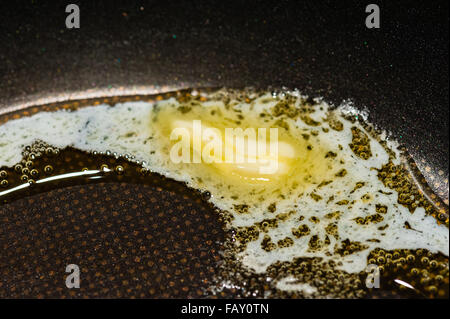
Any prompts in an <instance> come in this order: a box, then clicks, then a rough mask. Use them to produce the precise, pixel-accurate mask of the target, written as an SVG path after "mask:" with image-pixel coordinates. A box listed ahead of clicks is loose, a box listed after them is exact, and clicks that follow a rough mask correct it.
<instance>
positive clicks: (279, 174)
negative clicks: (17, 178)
mask: <svg viewBox="0 0 450 319" xmlns="http://www.w3.org/2000/svg"><path fill="white" fill-rule="evenodd" d="M357 118H359V119H361V118H364V113H361V112H358V111H357V110H356V109H354V108H352V107H350V106H348V105H345V106H341V107H338V108H334V109H332V108H330V106H329V105H328V104H327V103H325V102H324V101H321V100H319V99H316V100H312V99H307V98H306V97H303V96H301V95H300V94H299V93H298V92H297V91H292V92H284V93H283V94H271V93H260V94H256V95H254V96H251V97H248V96H247V97H245V98H242V97H240V95H239V94H235V93H233V94H231V93H229V92H228V91H226V90H221V91H218V92H215V93H211V94H205V95H201V94H199V95H197V96H191V98H190V99H187V100H177V99H175V98H170V99H167V100H162V101H158V102H154V103H149V102H127V103H123V104H117V105H115V106H113V107H112V106H109V105H98V106H93V107H84V108H81V109H78V110H76V111H63V110H61V111H56V112H48V113H46V112H41V113H37V114H35V115H33V116H31V117H26V118H21V119H18V120H12V121H9V122H7V123H5V124H3V125H1V126H0V167H1V166H12V165H14V164H15V163H17V162H19V161H20V160H21V151H22V150H23V148H24V147H25V146H26V145H30V144H32V143H33V141H35V140H42V141H44V142H47V143H48V144H50V145H53V146H56V147H60V148H63V147H66V146H73V147H75V148H77V149H80V150H84V151H98V152H106V151H110V152H116V153H118V154H130V155H132V156H134V160H139V161H140V162H141V163H143V165H144V166H146V167H147V168H149V169H150V170H151V171H154V172H158V173H160V174H163V175H165V176H167V177H169V178H173V179H175V180H179V181H184V182H186V183H187V184H188V185H189V186H190V187H193V188H196V189H200V190H203V191H208V192H209V193H210V194H211V197H210V201H211V202H212V203H213V204H214V205H215V206H216V207H217V208H219V209H220V210H221V211H224V212H228V214H229V217H230V218H229V220H228V221H229V222H228V224H227V227H228V228H230V229H234V231H235V236H234V238H233V243H232V245H233V247H235V248H236V249H235V250H234V253H235V258H236V259H237V260H238V261H239V262H240V263H241V264H242V267H244V268H245V269H247V270H248V271H250V272H252V273H255V274H264V273H266V272H267V271H268V270H269V269H270V268H271V267H272V266H273V265H274V264H276V263H280V262H291V261H293V260H295V259H296V258H320V260H321V261H322V262H329V261H333V265H335V266H334V267H335V269H336V270H339V271H343V272H344V273H347V274H356V273H359V272H362V271H364V270H365V268H366V266H367V264H368V261H367V257H368V255H369V253H370V252H371V251H372V250H374V249H376V248H381V249H384V250H394V249H419V248H423V249H427V250H429V251H430V252H432V253H438V252H440V253H442V254H444V255H446V256H448V250H449V238H448V237H449V236H448V235H449V232H448V225H445V223H438V222H437V221H436V219H435V218H434V217H433V216H431V215H430V214H427V213H426V210H425V208H426V204H424V203H425V199H423V198H422V197H420V198H419V199H418V200H417V203H416V204H415V206H414V207H413V209H411V207H412V206H408V205H407V204H404V203H401V201H400V200H399V196H400V195H401V194H399V192H398V189H395V187H392V183H389V182H387V181H386V178H388V177H387V176H389V174H390V173H389V172H388V173H386V172H387V171H388V168H391V167H397V166H399V165H401V162H400V153H399V151H398V150H397V144H396V143H395V142H394V141H391V140H387V139H386V137H385V134H378V135H377V134H374V132H373V130H372V129H370V126H367V125H363V124H362V123H363V122H360V121H359V120H357ZM239 128H240V129H241V133H242V132H246V131H245V130H246V129H249V128H250V129H256V131H255V132H254V133H255V134H254V135H252V134H251V133H248V134H247V135H245V134H244V135H238V136H237V137H236V136H233V137H231V138H230V137H229V136H228V137H227V135H226V130H227V129H239ZM271 128H277V138H276V139H275V138H273V137H274V136H272V138H271V135H270V129H271ZM177 129H181V130H179V132H178V133H180V132H184V134H187V135H186V137H185V138H184V139H183V134H177V132H176V131H175V132H174V130H177ZM258 129H265V130H266V135H265V136H263V137H260V136H259V135H258V134H257V133H258ZM247 132H250V131H247ZM199 133H200V134H199ZM214 138H216V142H217V143H218V144H219V145H220V147H217V148H216V149H214V148H208V145H209V144H208V142H210V141H211V139H214ZM275 141H278V144H277V147H274V146H273V143H275ZM237 145H246V146H247V147H244V148H240V147H238V146H237ZM258 145H260V146H258ZM252 147H254V148H258V147H263V148H264V149H265V151H266V152H256V153H254V152H249V149H252ZM271 149H272V150H275V149H276V153H274V152H275V151H274V152H270V150H271ZM183 150H184V151H188V153H189V154H188V156H186V154H184V156H185V157H184V159H187V158H188V159H189V162H183ZM213 150H215V151H214V152H213ZM227 150H228V151H227ZM227 152H229V153H233V154H234V156H236V157H240V158H241V159H243V160H244V161H241V162H236V161H235V162H232V161H231V162H230V161H226V154H227ZM274 154H275V155H274ZM174 159H175V160H174ZM271 167H272V168H273V167H276V169H275V170H274V169H271ZM402 196H403V195H402ZM417 196H419V195H417ZM420 196H421V195H420ZM405 224H408V225H409V227H405ZM349 247H351V248H349ZM286 278H288V276H286ZM286 278H285V280H287V279H286ZM289 278H290V277H289ZM283 282H284V281H280V282H279V283H278V284H277V287H278V289H283V288H282V287H285V286H286V284H283ZM306 284H307V285H311V282H305V283H302V282H299V283H298V284H297V286H298V287H303V286H304V285H306ZM295 287H296V285H293V286H292V285H291V286H289V287H288V288H286V290H292V289H295ZM308 287H309V286H308ZM307 290H308V291H311V292H314V291H316V288H314V287H312V288H311V289H307Z"/></svg>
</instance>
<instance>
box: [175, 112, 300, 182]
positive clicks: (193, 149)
mask: <svg viewBox="0 0 450 319" xmlns="http://www.w3.org/2000/svg"><path fill="white" fill-rule="evenodd" d="M171 127H172V132H171V134H170V139H171V140H172V141H176V143H175V144H174V145H173V146H172V148H171V151H170V158H171V160H172V161H173V162H174V163H180V162H183V163H205V164H212V165H214V166H216V167H217V168H218V170H219V171H220V172H221V173H222V174H231V175H233V176H237V177H239V178H242V179H245V180H252V181H270V180H271V179H272V178H274V177H280V176H282V175H285V174H287V173H288V172H289V171H290V169H291V168H292V164H293V161H294V160H295V159H296V156H297V154H296V150H295V148H294V146H293V145H292V144H291V143H289V142H287V141H279V140H278V128H274V127H271V128H266V127H260V128H254V127H248V128H245V129H242V128H241V127H234V128H230V127H228V128H217V127H212V126H208V125H204V124H202V121H201V120H193V121H192V122H190V121H186V120H181V119H174V120H173V121H172V123H171ZM267 132H269V133H267ZM191 155H192V156H191Z"/></svg>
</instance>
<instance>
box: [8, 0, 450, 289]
mask: <svg viewBox="0 0 450 319" xmlns="http://www.w3.org/2000/svg"><path fill="white" fill-rule="evenodd" d="M73 3H76V4H78V5H79V7H80V10H81V27H80V29H66V27H65V19H66V16H67V14H66V13H65V7H66V5H67V4H68V3H66V2H64V1H37V0H36V1H16V2H14V3H10V2H8V3H7V2H2V3H1V4H0V114H7V113H8V112H11V111H16V110H20V109H24V108H27V107H29V106H33V105H40V104H46V103H47V104H48V103H50V104H52V103H53V102H59V101H68V100H83V99H87V98H97V97H104V96H117V95H123V96H133V95H136V94H158V93H164V92H169V91H174V90H177V89H185V88H195V87H233V88H243V87H255V88H262V89H266V88H280V87H287V88H298V89H300V90H301V91H302V92H303V93H305V94H308V95H312V96H322V97H324V98H325V99H326V100H327V101H329V102H331V103H334V104H336V105H338V104H339V103H341V102H342V101H343V100H347V99H350V100H352V101H353V103H354V105H355V106H356V107H360V108H367V109H368V110H369V114H370V116H369V121H370V122H372V123H374V124H375V125H376V126H378V127H380V128H383V129H386V130H388V131H389V132H391V133H392V134H393V136H395V137H397V138H398V139H399V140H400V141H401V142H402V143H403V144H404V145H405V147H406V149H407V150H408V152H409V153H410V154H411V155H412V156H413V158H414V160H415V161H416V163H417V164H418V166H419V168H420V169H421V170H422V171H423V173H424V175H425V177H426V178H427V182H428V184H429V185H430V187H431V188H432V189H434V191H435V192H436V193H437V194H438V195H439V196H440V197H441V198H442V199H443V200H444V201H446V203H447V205H448V160H449V144H448V135H449V130H448V115H449V103H448V98H449V96H448V88H449V82H448V43H449V42H448V2H447V1H433V2H424V1H378V2H377V4H378V5H379V7H380V9H381V28H380V29H368V28H366V26H365V18H366V16H367V14H366V13H365V7H366V5H368V4H369V2H368V3H366V2H364V1H273V2H269V1H267V2H259V1H246V2H228V1H214V2H205V3H197V2H187V1H186V2H170V1H161V2H158V1H120V2H119V1H74V2H73ZM427 167H428V169H425V168H427ZM91 187H92V189H90V190H89V192H90V193H91V194H97V197H96V198H98V200H96V201H94V200H92V201H91V202H89V200H88V198H91V197H89V196H87V197H86V203H87V204H86V203H85V202H83V203H81V204H80V198H79V197H80V194H79V192H80V188H77V186H71V187H68V188H65V189H64V191H63V193H58V191H56V190H55V191H53V192H49V193H46V194H45V195H42V194H41V195H37V196H47V198H44V199H43V198H42V197H41V198H33V197H30V198H26V199H23V200H20V201H17V202H16V204H14V205H12V206H10V207H0V247H1V248H0V249H1V253H0V277H1V278H0V297H56V298H58V297H204V296H205V295H204V288H205V287H207V286H208V282H209V281H210V280H212V277H213V275H214V269H215V266H216V264H215V262H217V260H219V259H220V256H219V252H218V251H219V250H220V240H221V239H223V236H225V234H223V231H222V230H221V228H220V221H218V220H217V218H218V217H217V216H216V215H215V214H214V212H213V210H212V208H211V207H209V206H208V205H207V204H206V203H205V201H204V200H203V199H202V196H201V195H199V194H196V193H193V192H192V191H188V190H187V189H186V188H185V187H184V186H183V185H180V184H178V183H175V182H171V181H167V180H164V179H160V180H156V181H155V182H154V183H153V184H151V185H135V186H133V187H135V188H136V189H131V190H130V186H129V185H127V184H120V183H119V184H118V183H107V182H105V183H100V184H93V185H91ZM123 192H128V193H129V195H128V196H127V198H128V199H129V200H127V201H125V202H124V203H122V204H121V205H119V204H118V203H119V202H120V201H121V198H122V196H121V194H122V193H123ZM186 194H189V195H186ZM116 195H117V198H115V196H116ZM139 195H140V196H144V198H142V197H139ZM58 198H59V201H58V200H57V199H58ZM61 198H63V200H61ZM152 198H153V199H154V198H156V202H155V201H154V200H152ZM42 200H44V202H46V203H48V204H47V206H46V207H41V206H38V205H35V203H36V202H39V203H41V202H42ZM55 200H56V201H55ZM57 203H64V205H61V206H58V204H57ZM142 203H146V204H142ZM164 203H169V206H170V207H171V208H174V207H179V208H178V210H179V217H178V218H175V219H171V218H168V216H167V215H166V214H168V213H167V211H168V209H166V208H167V207H164ZM187 203H189V205H187ZM137 207H138V208H137ZM180 207H181V208H180ZM105 208H106V209H105ZM146 210H147V211H152V212H155V213H154V214H153V213H152V216H153V217H152V218H149V217H148V216H147V215H148V214H147V215H146V213H145V212H146ZM68 211H71V212H72V214H68ZM111 211H116V212H117V215H118V216H119V217H117V215H115V216H114V215H111V213H110V212H111ZM81 216H83V217H81ZM180 216H181V217H180ZM205 216H206V218H205ZM97 220H101V221H102V222H96V221H97ZM186 220H193V221H194V222H192V223H186V222H185V221H186ZM195 221H197V222H195ZM154 225H163V226H162V227H160V228H157V230H154V231H153V232H150V233H151V234H152V235H151V238H148V236H149V229H153V228H152V227H153V226H154ZM199 227H200V228H199ZM167 229H169V230H176V231H166V230H167ZM152 236H153V237H152ZM187 252H188V253H187ZM186 255H188V256H189V258H186ZM69 263H75V264H77V263H78V264H80V265H81V267H82V272H84V273H85V274H86V276H87V277H85V282H86V285H82V288H81V289H79V290H76V291H74V290H68V289H66V288H65V286H64V276H65V272H64V270H65V265H67V264H69ZM237 295H238V293H236V292H235V291H227V292H226V293H224V294H223V295H222V296H223V297H234V296H237Z"/></svg>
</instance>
